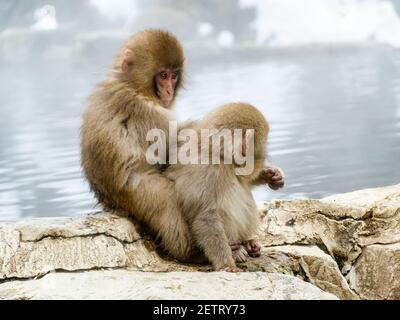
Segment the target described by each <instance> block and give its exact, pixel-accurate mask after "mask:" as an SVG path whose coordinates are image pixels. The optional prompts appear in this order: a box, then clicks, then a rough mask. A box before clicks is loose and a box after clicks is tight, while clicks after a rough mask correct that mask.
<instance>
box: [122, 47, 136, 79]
mask: <svg viewBox="0 0 400 320" xmlns="http://www.w3.org/2000/svg"><path fill="white" fill-rule="evenodd" d="M135 60H136V57H135V54H134V53H133V51H132V50H130V49H126V50H125V52H124V58H123V60H122V65H121V69H122V72H124V73H127V72H129V71H131V70H132V67H133V64H134V62H135Z"/></svg>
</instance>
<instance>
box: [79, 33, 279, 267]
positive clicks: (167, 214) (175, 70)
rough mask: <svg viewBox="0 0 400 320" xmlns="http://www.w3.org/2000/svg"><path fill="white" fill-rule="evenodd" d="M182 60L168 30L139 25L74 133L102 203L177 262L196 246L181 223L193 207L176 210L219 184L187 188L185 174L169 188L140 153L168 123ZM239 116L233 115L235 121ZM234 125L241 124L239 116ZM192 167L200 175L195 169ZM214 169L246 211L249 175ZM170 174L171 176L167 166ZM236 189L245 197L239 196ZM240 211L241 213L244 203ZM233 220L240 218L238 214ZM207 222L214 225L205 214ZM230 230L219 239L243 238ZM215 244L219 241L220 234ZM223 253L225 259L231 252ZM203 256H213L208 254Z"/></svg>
mask: <svg viewBox="0 0 400 320" xmlns="http://www.w3.org/2000/svg"><path fill="white" fill-rule="evenodd" d="M184 59H185V58H184V53H183V49H182V46H181V45H180V43H179V42H178V40H177V39H176V38H175V37H174V36H173V35H171V34H170V33H168V32H164V31H160V30H146V31H143V32H140V33H137V34H135V35H134V36H132V37H131V38H130V39H128V41H127V42H126V43H125V44H124V45H123V47H122V48H121V50H120V52H119V53H118V55H117V57H116V59H115V61H114V64H113V66H112V70H111V72H110V74H109V76H108V77H107V79H106V80H105V81H103V82H102V83H100V84H99V85H98V86H97V88H96V89H95V91H94V92H93V94H92V95H91V97H90V99H89V105H88V108H87V110H86V111H85V113H84V117H83V125H82V131H81V157H82V166H83V170H84V173H85V176H86V178H87V180H88V182H89V184H90V187H91V189H92V191H93V192H94V193H95V195H96V198H97V200H98V201H99V203H100V204H102V205H103V207H105V208H106V209H112V210H113V211H116V212H120V213H126V214H129V215H130V216H131V217H133V218H134V219H135V220H137V221H139V222H141V223H142V224H143V225H145V226H146V227H147V229H149V230H150V231H151V233H152V234H153V235H154V236H155V238H156V239H157V240H158V241H159V243H160V245H161V247H162V248H163V249H164V250H165V251H166V252H167V253H168V254H169V255H171V256H172V257H174V258H177V259H178V260H180V261H192V259H193V257H194V256H196V255H197V252H198V250H199V249H198V245H196V243H195V241H193V238H194V237H197V238H196V241H197V239H198V235H197V234H198V232H197V233H196V232H194V233H193V230H195V229H194V228H193V224H191V225H189V224H188V221H187V218H188V217H190V216H192V215H193V214H194V212H193V213H188V212H187V211H185V212H183V209H185V210H188V208H189V203H190V197H193V200H194V199H195V198H196V197H197V198H198V200H199V201H200V202H199V203H198V204H196V203H193V209H196V208H198V207H199V206H205V205H206V203H205V202H204V199H205V198H204V197H203V196H201V192H203V191H202V190H203V189H207V190H206V191H208V190H215V192H219V191H218V189H217V187H218V188H219V184H220V182H219V181H216V180H215V177H211V178H208V176H206V177H202V181H198V182H196V183H195V185H198V186H199V188H200V189H198V190H196V188H195V185H191V183H192V182H193V180H192V179H191V178H190V176H186V177H181V178H182V181H181V180H180V178H179V179H178V180H177V184H178V189H176V186H175V183H176V182H175V181H174V179H171V178H168V177H167V176H166V175H165V172H164V173H163V172H161V170H160V168H159V167H158V166H156V165H152V164H150V163H149V161H148V159H147V158H146V150H147V149H148V147H149V146H150V144H151V142H150V141H147V139H146V136H147V133H148V132H149V131H151V130H152V129H161V130H163V131H164V132H168V129H169V121H170V120H173V116H172V110H171V109H172V106H173V104H174V101H175V97H176V95H177V93H178V91H179V89H180V88H181V86H182V82H183V72H184ZM249 110H252V109H251V108H250V109H249ZM220 112H221V111H217V113H216V114H215V117H214V118H213V119H214V120H213V121H217V120H218V119H219V120H218V121H221V120H222V119H223V117H222V119H221V116H218V114H219V113H220ZM233 116H234V113H232V117H233ZM241 117H242V115H241V114H240V115H239V116H238V118H237V119H241ZM246 117H247V116H246ZM248 117H251V115H248ZM231 121H232V123H230V125H233V122H234V119H233V118H231ZM212 123H213V124H214V122H212ZM203 124H205V121H200V122H199V125H203ZM228 124H229V123H228ZM239 124H243V123H242V121H241V120H240V121H239ZM235 125H236V124H235ZM215 126H217V124H215ZM256 140H257V139H256ZM165 147H167V146H165ZM256 149H257V148H256ZM256 151H257V150H256ZM260 165H261V164H260ZM188 168H190V167H188ZM176 169H177V170H181V172H182V174H185V170H187V169H179V166H178V165H177V167H176ZM199 170H203V169H199ZM212 170H214V169H209V170H206V171H205V172H206V173H208V175H212ZM193 172H194V173H193V174H197V175H199V174H200V173H196V171H195V170H194V171H193ZM199 172H200V171H199ZM218 172H219V173H220V174H223V173H225V172H226V174H227V176H226V177H222V178H223V179H222V180H221V181H226V182H230V183H232V184H233V185H232V186H231V189H232V190H237V193H236V191H230V192H229V193H227V195H228V194H229V195H231V196H233V194H234V197H235V198H243V199H247V201H248V202H249V203H250V204H249V205H248V207H249V208H250V207H251V208H253V204H254V201H253V200H252V198H251V197H250V195H249V194H248V191H247V190H249V188H250V182H249V181H247V180H246V179H250V178H249V177H248V178H246V177H244V176H243V177H231V172H230V166H229V165H227V166H220V171H218ZM260 172H261V173H260V176H259V177H257V179H254V184H256V183H262V182H266V183H268V184H269V185H270V186H271V187H273V188H275V187H279V186H280V184H282V181H283V178H282V176H281V175H280V173H279V172H278V171H273V170H272V171H271V170H264V171H262V170H261V171H260ZM190 174H192V173H190ZM228 174H229V176H228ZM169 175H170V176H171V177H172V176H173V175H174V173H173V171H171V172H169ZM175 176H176V174H175ZM251 176H252V177H253V176H255V174H253V175H251ZM279 177H280V178H279ZM229 179H231V180H229ZM251 179H252V178H251ZM257 181H259V182H257ZM217 182H218V184H217V185H216V183H217ZM185 183H186V185H187V190H184V191H185V193H186V194H187V199H186V200H187V201H186V202H185V203H186V204H185V206H184V207H182V195H183V192H182V190H183V189H182V188H183V186H184V184H185ZM207 186H208V187H207ZM225 188H227V187H225ZM231 189H229V190H231ZM243 190H244V191H245V192H246V195H247V198H246V196H243V195H241V192H242V191H243ZM220 199H222V201H223V202H222V203H221V208H223V207H224V206H225V207H226V206H227V205H228V203H229V199H228V198H223V197H222V198H220ZM201 201H203V202H201ZM244 202H246V201H244ZM218 205H219V204H218ZM241 205H243V203H241ZM245 209H246V210H247V207H246V206H245ZM249 210H250V209H249ZM198 212H199V211H198ZM207 212H208V211H207ZM234 214H236V211H235V212H234ZM199 217H201V215H199ZM232 217H236V216H235V215H232ZM232 221H234V220H232ZM237 221H238V222H239V223H243V222H244V221H245V219H239V220H237ZM246 221H247V220H246ZM210 223H213V222H212V219H210ZM211 226H213V225H211ZM233 227H234V226H233ZM242 229H243V226H242V225H240V226H237V228H236V229H235V230H242ZM196 230H197V229H196ZM232 232H233V231H232ZM232 232H231V231H229V230H227V231H224V232H223V233H222V234H221V236H223V235H224V237H226V235H225V234H226V233H228V234H229V235H231V236H230V239H231V238H232V239H234V240H235V241H236V242H237V240H239V239H240V240H242V238H243V237H244V236H243V237H242V235H241V234H238V236H237V237H236V238H235V237H233V236H232ZM246 235H247V234H246ZM212 239H215V238H212ZM246 240H247V239H246ZM202 241H203V242H201V244H200V247H201V249H203V250H204V246H207V244H206V243H205V239H202ZM236 242H235V243H233V244H232V248H233V249H237V248H238V247H239V246H238V244H237V243H236ZM221 245H222V246H225V245H226V240H225V238H224V241H223V242H222V243H221ZM246 247H247V249H248V251H249V252H250V253H253V254H254V255H257V254H259V247H258V246H257V244H256V243H255V242H254V241H250V242H247V243H246ZM230 250H231V256H232V249H230ZM211 251H212V250H211ZM237 251H238V250H235V252H237ZM207 253H208V249H207ZM209 259H210V260H212V258H211V257H209ZM224 259H225V258H224ZM228 260H229V259H228ZM212 262H213V263H214V266H215V268H216V269H226V268H227V267H228V268H232V267H233V266H234V263H233V262H232V258H231V260H229V261H228V262H229V264H227V263H226V262H225V260H224V261H214V260H212ZM228 271H229V269H228Z"/></svg>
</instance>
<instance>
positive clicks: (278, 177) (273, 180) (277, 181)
mask: <svg viewBox="0 0 400 320" xmlns="http://www.w3.org/2000/svg"><path fill="white" fill-rule="evenodd" d="M259 179H260V180H261V181H262V182H263V183H266V184H268V186H269V187H270V188H271V189H272V190H278V189H280V188H282V187H283V186H284V185H285V174H284V173H283V170H282V169H281V168H278V167H266V168H264V169H263V170H262V171H261V173H260V176H259Z"/></svg>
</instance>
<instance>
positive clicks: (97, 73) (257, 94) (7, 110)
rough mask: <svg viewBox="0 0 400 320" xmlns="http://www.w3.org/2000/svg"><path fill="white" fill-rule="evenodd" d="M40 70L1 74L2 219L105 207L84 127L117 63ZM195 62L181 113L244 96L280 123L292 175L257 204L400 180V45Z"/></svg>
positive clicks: (11, 69)
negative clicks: (85, 166)
mask: <svg viewBox="0 0 400 320" xmlns="http://www.w3.org/2000/svg"><path fill="white" fill-rule="evenodd" d="M29 65H30V66H29V67H26V66H19V65H14V64H10V63H2V64H1V69H0V70H1V73H0V84H1V85H0V220H9V219H19V218H25V217H32V216H35V217H39V216H76V215H80V214H83V213H86V212H90V211H93V208H94V206H95V201H94V199H93V196H92V195H91V193H90V192H89V190H88V186H87V183H86V181H85V180H84V179H83V175H82V170H81V168H80V155H79V129H80V126H81V116H82V112H83V110H84V108H85V105H86V99H87V96H88V95H89V94H90V91H91V90H92V89H93V87H94V85H95V84H96V83H97V82H99V81H101V80H102V79H103V74H104V70H105V69H104V68H103V67H99V68H82V66H81V65H79V64H77V63H73V62H71V63H68V64H63V63H62V64H59V65H58V64H56V65H54V64H49V65H47V64H43V63H42V64H39V65H35V63H32V64H29ZM188 65H189V72H188V79H187V81H186V85H185V87H186V89H185V90H184V91H183V92H182V93H181V95H180V97H179V99H178V100H179V102H178V103H177V108H176V110H177V115H178V118H179V119H180V120H185V119H188V118H192V119H196V118H199V117H201V116H202V115H204V114H205V113H206V112H207V111H209V110H211V109H212V108H214V107H216V106H218V105H220V104H222V103H226V102H232V101H246V102H250V103H252V104H254V105H256V106H258V107H259V108H260V109H261V110H262V111H263V113H264V115H265V116H266V117H267V118H268V119H269V122H270V125H271V133H270V142H269V145H268V148H269V158H270V161H271V162H272V163H274V164H276V165H278V166H280V167H282V168H283V169H284V170H285V172H286V181H287V182H286V187H285V188H284V189H283V190H281V191H278V192H275V191H271V190H267V189H266V188H257V190H256V191H255V196H256V199H257V200H270V199H277V198H321V197H323V196H327V195H330V194H333V193H338V192H347V191H352V190H356V189H361V188H367V187H377V186H385V185H391V184H397V183H400V52H399V51H396V50H394V49H391V48H386V47H365V48H325V49H323V50H322V49H320V50H312V49H311V48H308V49H307V48H301V49H300V48H299V49H290V50H286V51H285V50H278V51H276V52H272V53H268V54H262V53H257V54H254V55H252V56H251V58H250V57H249V56H248V55H247V56H241V55H234V56H233V57H232V56H230V58H229V59H224V58H223V56H222V57H220V60H219V62H218V63H214V64H210V63H208V62H207V59H206V60H204V61H200V60H194V59H193V60H190V59H188Z"/></svg>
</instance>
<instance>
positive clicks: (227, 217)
mask: <svg viewBox="0 0 400 320" xmlns="http://www.w3.org/2000/svg"><path fill="white" fill-rule="evenodd" d="M190 129H194V131H195V132H196V134H197V136H202V133H201V131H203V132H204V129H206V130H215V129H216V130H217V131H214V132H211V131H209V133H208V135H207V136H208V137H210V139H208V140H207V139H206V140H203V138H201V140H202V141H203V142H204V141H207V142H206V143H203V144H201V143H199V142H198V140H200V139H198V140H195V139H192V140H189V142H187V143H185V145H183V144H180V145H179V146H178V153H179V152H180V149H182V148H184V146H185V150H183V151H185V152H187V151H188V150H190V151H189V153H190V152H192V151H193V154H196V155H195V156H194V157H193V158H192V162H190V159H191V158H190V156H189V158H188V162H189V164H182V163H178V164H175V165H174V164H171V165H170V166H169V167H168V168H167V169H166V172H165V174H166V176H167V177H168V178H170V179H171V180H173V181H175V189H176V192H177V195H178V199H179V203H180V206H181V208H182V213H183V214H184V216H185V218H186V219H187V221H188V224H189V228H190V232H191V234H192V236H193V241H194V242H195V246H197V247H198V248H199V249H200V250H201V251H202V252H203V253H204V255H205V257H206V258H207V259H208V261H210V262H211V263H212V265H213V267H214V269H215V270H221V269H222V270H226V271H232V272H237V271H241V269H240V268H238V267H236V265H235V260H236V261H237V262H242V261H245V259H246V255H247V254H248V255H250V256H253V257H257V256H259V255H260V249H261V248H260V246H259V245H258V244H257V243H256V241H255V240H252V237H253V236H254V234H255V233H256V229H257V227H258V222H259V214H258V210H257V206H256V203H255V201H254V198H253V195H252V193H251V189H252V188H253V187H254V186H257V185H261V184H264V183H266V184H268V185H269V186H270V187H271V188H272V189H278V188H281V187H283V185H284V177H283V172H282V171H281V170H280V169H279V168H275V167H270V166H269V165H267V164H266V144H267V139H268V132H269V125H268V122H267V120H266V119H265V118H264V116H263V115H262V113H261V112H260V111H258V110H257V109H256V108H255V107H253V106H251V105H249V104H244V103H232V104H227V105H224V106H222V107H219V108H217V109H216V110H215V111H213V112H211V113H210V114H209V115H207V116H206V117H205V118H204V119H202V120H200V121H199V122H195V123H191V124H190ZM227 129H228V136H229V134H231V133H232V134H231V137H233V139H235V138H236V137H235V134H234V130H238V129H239V131H238V133H239V135H240V139H241V140H240V141H242V143H241V144H239V145H238V146H239V149H238V148H237V144H235V143H233V146H232V147H231V148H229V146H226V145H225V142H226V140H225V141H224V145H223V146H221V140H220V139H219V138H220V137H221V135H220V133H221V132H222V130H225V132H226V130H227ZM249 129H250V130H249ZM252 130H253V131H252ZM210 132H211V133H210ZM249 132H250V133H251V132H252V133H253V136H251V137H252V138H253V139H252V140H248V138H249V137H250V136H249V135H248V133H249ZM188 136H190V135H188ZM217 136H218V137H217ZM213 137H214V138H215V137H217V139H214V140H213V139H212V138H213ZM224 138H226V136H224ZM230 142H232V140H231V141H230ZM250 142H252V143H253V145H252V147H251V148H248V147H249V144H250ZM193 144H196V145H195V146H193ZM231 145H232V144H231ZM215 149H219V150H220V151H221V152H220V153H219V154H217V156H219V157H221V158H220V160H221V161H217V162H219V163H215V158H213V159H212V160H214V162H212V160H211V159H210V157H211V156H212V154H211V153H212V152H213V150H215ZM202 152H203V154H202V155H201V156H203V155H204V152H205V155H206V159H208V160H209V161H208V163H209V164H201V163H205V162H203V160H199V157H200V155H199V153H202ZM235 152H238V153H239V154H240V155H241V156H247V154H246V152H252V155H253V156H254V158H250V161H252V167H251V171H248V172H246V173H245V174H240V175H239V174H238V171H237V169H239V168H242V169H244V167H243V164H244V163H243V161H242V163H238V160H237V158H235V157H234V153H235ZM227 155H228V158H229V156H230V159H232V158H233V161H230V163H229V161H228V163H227V162H226V161H225V163H224V161H223V158H224V157H226V156H227ZM225 159H226V158H225ZM253 160H254V161H253ZM246 165H247V164H246ZM234 243H239V244H243V246H240V245H238V247H237V248H236V249H237V250H234V251H233V254H232V249H234V248H233V245H232V244H234Z"/></svg>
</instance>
